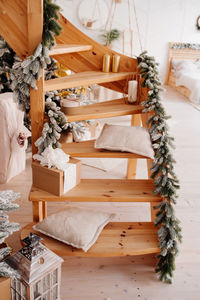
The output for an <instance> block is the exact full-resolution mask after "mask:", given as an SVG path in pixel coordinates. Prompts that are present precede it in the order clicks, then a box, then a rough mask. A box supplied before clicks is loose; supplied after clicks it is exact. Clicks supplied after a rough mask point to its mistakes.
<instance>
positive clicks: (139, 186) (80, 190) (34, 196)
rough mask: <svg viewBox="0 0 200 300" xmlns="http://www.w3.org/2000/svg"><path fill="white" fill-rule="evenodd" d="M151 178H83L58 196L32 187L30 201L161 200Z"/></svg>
mask: <svg viewBox="0 0 200 300" xmlns="http://www.w3.org/2000/svg"><path fill="white" fill-rule="evenodd" d="M153 189H154V184H153V181H152V180H151V179H81V183H80V184H79V185H77V186H76V187H75V188H73V189H72V190H70V191H69V192H68V193H66V194H64V195H62V196H60V197H58V196H55V195H53V194H50V193H47V192H45V191H42V190H40V189H38V188H36V187H34V186H33V187H32V189H31V192H30V196H29V200H30V201H48V202H64V201H71V202H84V201H86V202H160V201H161V197H160V196H158V195H154V194H153V192H152V191H153Z"/></svg>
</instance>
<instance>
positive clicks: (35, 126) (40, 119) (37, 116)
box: [30, 72, 45, 154]
mask: <svg viewBox="0 0 200 300" xmlns="http://www.w3.org/2000/svg"><path fill="white" fill-rule="evenodd" d="M43 88H44V72H42V77H41V79H40V80H39V81H38V82H37V90H34V89H32V88H31V89H30V104H31V110H30V116H31V132H32V154H35V153H37V148H36V146H35V141H36V140H37V139H38V138H39V137H40V136H41V133H42V128H43V123H44V111H45V103H44V92H43Z"/></svg>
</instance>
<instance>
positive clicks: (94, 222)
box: [33, 206, 115, 252]
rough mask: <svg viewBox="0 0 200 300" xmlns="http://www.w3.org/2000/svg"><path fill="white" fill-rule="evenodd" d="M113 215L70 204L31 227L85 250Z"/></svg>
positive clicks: (94, 240)
mask: <svg viewBox="0 0 200 300" xmlns="http://www.w3.org/2000/svg"><path fill="white" fill-rule="evenodd" d="M114 216H115V214H109V213H104V212H97V211H95V210H91V209H84V208H79V207H72V206H70V207H67V208H66V209H65V210H62V211H61V212H59V213H57V214H53V215H51V216H49V217H47V218H46V219H44V220H43V221H42V222H40V223H38V224H36V225H34V226H33V229H34V230H36V231H39V232H41V233H43V234H45V235H47V236H50V237H52V238H54V239H56V240H58V241H61V242H63V243H65V244H68V245H71V246H73V247H75V248H81V249H83V250H84V251H85V252H87V251H88V249H89V248H90V247H91V246H92V245H93V244H94V243H95V242H96V240H97V239H98V237H99V235H100V233H101V231H102V230H103V228H104V227H105V225H106V224H108V223H109V222H110V221H111V220H112V219H113V217H114Z"/></svg>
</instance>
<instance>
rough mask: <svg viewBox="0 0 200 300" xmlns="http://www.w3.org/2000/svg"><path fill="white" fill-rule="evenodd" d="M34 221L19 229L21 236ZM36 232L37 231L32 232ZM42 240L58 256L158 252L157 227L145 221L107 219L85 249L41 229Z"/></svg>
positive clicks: (24, 234) (27, 232)
mask: <svg viewBox="0 0 200 300" xmlns="http://www.w3.org/2000/svg"><path fill="white" fill-rule="evenodd" d="M33 225H34V223H31V224H28V225H27V226H26V227H24V228H23V229H22V230H21V239H24V238H25V237H27V236H28V235H29V234H30V232H36V231H34V230H33V229H32V226H33ZM36 233H37V232H36ZM39 235H40V236H41V237H42V238H43V241H42V242H43V243H44V244H45V245H46V246H47V247H48V248H49V249H51V250H52V251H53V252H55V253H56V254H58V255H60V256H81V257H115V256H127V255H144V254H150V253H159V252H160V249H159V247H158V240H157V229H156V228H155V225H154V224H153V223H151V222H145V223H133V222H129V223H125V222H116V223H115V222H112V223H109V224H108V225H107V226H106V227H105V228H104V229H103V231H102V232H101V234H100V236H99V238H98V240H97V242H96V243H95V244H94V245H93V246H92V247H91V248H90V249H89V250H88V252H84V251H83V250H80V249H76V248H73V247H71V246H68V245H66V244H64V243H62V242H59V241H56V240H55V239H53V238H50V237H47V236H45V235H43V234H41V233H39Z"/></svg>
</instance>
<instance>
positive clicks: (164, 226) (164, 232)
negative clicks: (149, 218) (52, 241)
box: [138, 51, 182, 283]
mask: <svg viewBox="0 0 200 300" xmlns="http://www.w3.org/2000/svg"><path fill="white" fill-rule="evenodd" d="M157 66H158V64H157V63H156V61H155V59H154V57H152V56H148V55H147V52H146V51H145V52H143V53H141V55H140V56H139V57H138V68H139V69H140V74H141V76H142V78H143V87H147V88H148V89H149V91H148V99H147V100H146V101H144V102H143V103H142V105H143V106H144V110H143V112H152V113H153V114H152V116H151V117H150V118H149V120H148V122H147V123H148V125H149V126H150V129H149V132H150V136H151V140H152V145H153V148H154V150H155V159H154V161H153V163H152V166H151V172H152V175H151V178H152V179H153V180H154V184H155V189H154V194H160V195H161V197H162V202H161V203H160V204H158V205H156V206H155V207H154V209H158V212H157V213H156V219H155V225H156V226H157V227H159V229H158V240H159V247H160V248H161V252H160V254H159V255H158V256H157V257H158V263H157V267H156V272H157V273H159V279H160V280H161V281H165V282H167V283H171V282H172V277H173V271H174V269H175V256H176V255H177V254H178V242H181V240H182V236H181V228H180V225H179V224H180V221H179V220H178V219H177V218H176V216H175V212H174V204H176V199H177V197H178V196H177V189H178V188H179V182H178V179H177V177H176V175H175V173H174V163H175V161H174V159H173V157H172V153H171V150H170V147H173V143H172V142H173V140H174V139H173V138H172V137H171V136H170V135H169V133H168V126H167V123H166V120H167V119H168V118H169V117H168V116H167V115H166V112H165V109H164V107H163V105H162V103H161V98H160V92H161V90H162V88H161V82H160V80H159V78H158V69H157Z"/></svg>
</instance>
